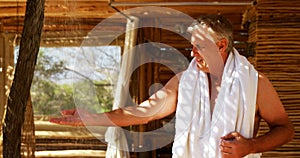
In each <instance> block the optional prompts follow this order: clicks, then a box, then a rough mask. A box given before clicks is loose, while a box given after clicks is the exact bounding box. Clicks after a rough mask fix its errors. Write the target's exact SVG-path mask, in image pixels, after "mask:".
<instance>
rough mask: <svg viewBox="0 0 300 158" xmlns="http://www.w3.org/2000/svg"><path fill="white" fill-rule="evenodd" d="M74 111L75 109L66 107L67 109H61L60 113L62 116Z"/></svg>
mask: <svg viewBox="0 0 300 158" xmlns="http://www.w3.org/2000/svg"><path fill="white" fill-rule="evenodd" d="M76 111H77V110H76V109H68V110H62V111H61V112H60V113H61V115H63V116H64V115H74V114H75V112H76Z"/></svg>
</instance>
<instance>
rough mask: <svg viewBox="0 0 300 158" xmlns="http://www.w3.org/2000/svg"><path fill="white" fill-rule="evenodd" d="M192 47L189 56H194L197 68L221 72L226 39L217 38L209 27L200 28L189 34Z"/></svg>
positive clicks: (214, 72)
mask: <svg viewBox="0 0 300 158" xmlns="http://www.w3.org/2000/svg"><path fill="white" fill-rule="evenodd" d="M191 44H192V45H193V49H192V51H191V56H192V57H195V59H196V62H197V67H198V69H199V70H201V71H204V72H207V73H213V74H219V75H220V74H221V73H222V71H223V68H224V62H225V59H226V54H227V53H225V51H226V48H227V40H226V39H221V40H218V39H217V37H216V35H215V34H214V33H211V32H210V30H209V28H200V29H197V30H194V31H193V32H192V36H191Z"/></svg>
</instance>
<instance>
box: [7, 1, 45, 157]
mask: <svg viewBox="0 0 300 158" xmlns="http://www.w3.org/2000/svg"><path fill="white" fill-rule="evenodd" d="M44 6H45V0H27V2H26V13H25V20H24V28H23V33H22V38H21V42H20V51H19V57H18V61H17V65H16V71H15V76H14V80H13V83H12V87H11V90H10V93H9V97H8V101H7V110H6V115H5V121H4V122H5V123H4V126H3V157H4V158H20V157H21V129H22V125H23V123H24V114H25V110H26V102H27V100H28V97H29V93H30V87H31V82H32V78H33V73H34V68H35V64H36V59H37V55H38V52H39V45H40V40H41V33H42V28H43V24H44Z"/></svg>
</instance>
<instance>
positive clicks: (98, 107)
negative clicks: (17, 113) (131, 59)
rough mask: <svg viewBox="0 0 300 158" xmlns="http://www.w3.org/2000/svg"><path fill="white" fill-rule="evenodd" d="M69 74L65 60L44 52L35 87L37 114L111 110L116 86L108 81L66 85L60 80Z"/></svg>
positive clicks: (36, 72) (40, 57)
mask: <svg viewBox="0 0 300 158" xmlns="http://www.w3.org/2000/svg"><path fill="white" fill-rule="evenodd" d="M67 71H70V69H66V65H65V63H64V62H63V61H62V60H59V59H58V58H55V57H53V56H48V55H46V54H45V53H44V52H40V54H39V57H38V61H37V65H36V69H35V74H34V79H33V83H32V86H31V96H32V102H33V108H34V114H35V115H59V112H60V111H61V110H63V109H72V108H75V107H79V108H85V109H87V110H89V111H93V112H104V111H108V110H111V107H112V102H113V96H112V86H110V85H107V83H108V82H107V81H93V80H83V81H78V82H75V83H73V84H70V83H69V84H62V83H61V82H59V81H60V79H61V78H63V77H65V76H66V72H67Z"/></svg>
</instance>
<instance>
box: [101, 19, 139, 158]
mask: <svg viewBox="0 0 300 158" xmlns="http://www.w3.org/2000/svg"><path fill="white" fill-rule="evenodd" d="M130 18H131V20H130V19H127V25H126V35H125V45H124V52H123V55H122V64H121V69H120V73H119V77H118V82H117V87H116V92H115V96H114V104H113V110H114V109H118V108H122V107H124V106H126V105H125V104H126V103H127V99H128V97H127V96H128V94H127V93H128V92H129V90H128V89H129V80H130V75H131V74H132V72H133V65H134V61H135V60H134V53H133V49H132V48H133V47H134V46H135V44H136V38H137V26H138V18H136V17H130ZM105 141H106V142H107V143H108V146H107V150H106V158H129V157H130V156H129V150H128V145H127V139H126V135H125V133H124V131H123V129H122V128H121V127H109V128H108V129H107V131H106V133H105Z"/></svg>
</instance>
